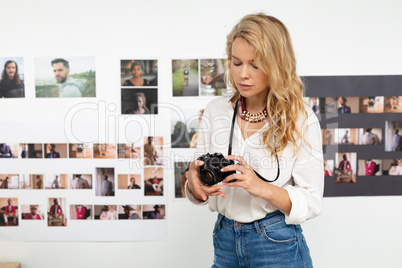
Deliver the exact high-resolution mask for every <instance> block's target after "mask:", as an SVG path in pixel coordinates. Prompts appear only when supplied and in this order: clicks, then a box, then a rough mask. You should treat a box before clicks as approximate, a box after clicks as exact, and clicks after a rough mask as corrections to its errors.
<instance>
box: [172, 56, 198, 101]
mask: <svg viewBox="0 0 402 268" xmlns="http://www.w3.org/2000/svg"><path fill="white" fill-rule="evenodd" d="M199 74H200V72H199V69H198V60H197V59H188V60H172V83H173V85H172V87H173V97H182V96H187V97H191V96H192V97H194V96H199V82H198V81H199V78H198V77H199Z"/></svg>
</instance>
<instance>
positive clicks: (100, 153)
mask: <svg viewBox="0 0 402 268" xmlns="http://www.w3.org/2000/svg"><path fill="white" fill-rule="evenodd" d="M116 156H117V150H116V144H113V143H94V158H107V159H115V158H116Z"/></svg>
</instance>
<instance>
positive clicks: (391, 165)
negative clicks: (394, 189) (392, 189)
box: [382, 159, 402, 176]
mask: <svg viewBox="0 0 402 268" xmlns="http://www.w3.org/2000/svg"><path fill="white" fill-rule="evenodd" d="M382 162H383V165H382V172H383V175H389V176H402V159H384V160H383V161H382Z"/></svg>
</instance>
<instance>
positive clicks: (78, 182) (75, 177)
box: [69, 174, 92, 190]
mask: <svg viewBox="0 0 402 268" xmlns="http://www.w3.org/2000/svg"><path fill="white" fill-rule="evenodd" d="M69 185H70V189H72V190H74V189H92V174H72V175H71V176H70V179H69Z"/></svg>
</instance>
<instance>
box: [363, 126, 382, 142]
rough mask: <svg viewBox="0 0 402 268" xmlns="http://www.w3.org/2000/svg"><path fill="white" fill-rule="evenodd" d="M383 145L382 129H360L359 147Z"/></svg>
mask: <svg viewBox="0 0 402 268" xmlns="http://www.w3.org/2000/svg"><path fill="white" fill-rule="evenodd" d="M381 143H382V129H381V128H359V145H379V144H381Z"/></svg>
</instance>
